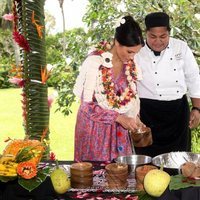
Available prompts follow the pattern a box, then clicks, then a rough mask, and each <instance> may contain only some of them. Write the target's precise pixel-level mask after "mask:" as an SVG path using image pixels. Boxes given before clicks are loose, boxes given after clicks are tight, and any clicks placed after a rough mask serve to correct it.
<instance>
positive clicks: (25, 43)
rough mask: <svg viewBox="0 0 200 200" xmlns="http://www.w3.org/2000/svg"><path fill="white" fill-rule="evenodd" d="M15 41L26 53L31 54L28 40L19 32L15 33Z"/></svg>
mask: <svg viewBox="0 0 200 200" xmlns="http://www.w3.org/2000/svg"><path fill="white" fill-rule="evenodd" d="M13 39H14V40H15V42H16V43H17V44H18V45H19V46H20V47H22V48H23V49H24V50H25V51H27V52H29V51H30V50H31V49H30V46H29V43H28V41H27V40H26V38H25V37H24V36H23V35H22V34H20V33H19V32H18V31H13Z"/></svg>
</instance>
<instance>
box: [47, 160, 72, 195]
mask: <svg viewBox="0 0 200 200" xmlns="http://www.w3.org/2000/svg"><path fill="white" fill-rule="evenodd" d="M50 178H51V182H52V185H53V187H54V190H55V192H56V193H58V194H64V193H65V192H67V190H68V189H69V188H70V179H69V177H68V175H67V173H66V172H65V171H64V170H63V169H61V168H60V167H59V166H58V163H57V164H56V168H55V169H54V170H53V171H52V172H51V174H50Z"/></svg>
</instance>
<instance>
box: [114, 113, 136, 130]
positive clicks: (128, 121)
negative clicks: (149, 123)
mask: <svg viewBox="0 0 200 200" xmlns="http://www.w3.org/2000/svg"><path fill="white" fill-rule="evenodd" d="M116 122H118V123H119V124H121V125H122V126H123V127H124V128H125V129H127V130H129V131H132V132H135V131H136V129H137V128H138V125H137V123H136V120H135V119H134V118H133V117H128V116H126V115H119V116H118V117H117V119H116Z"/></svg>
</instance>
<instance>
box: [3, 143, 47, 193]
mask: <svg viewBox="0 0 200 200" xmlns="http://www.w3.org/2000/svg"><path fill="white" fill-rule="evenodd" d="M44 152H45V145H44V144H43V142H41V141H39V140H30V139H25V140H22V139H14V140H11V141H10V142H9V143H8V145H7V146H6V147H5V149H4V150H3V154H2V155H1V157H0V181H2V182H8V181H11V180H15V179H18V183H19V185H21V186H22V187H23V188H25V189H27V190H28V191H32V190H33V189H35V188H36V187H38V186H39V185H40V184H41V183H42V182H43V181H44V180H45V179H46V177H47V176H48V174H49V168H48V167H46V166H45V165H40V164H39V163H40V160H41V158H42V156H43V153H44Z"/></svg>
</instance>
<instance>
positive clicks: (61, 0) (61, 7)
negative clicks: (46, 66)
mask: <svg viewBox="0 0 200 200" xmlns="http://www.w3.org/2000/svg"><path fill="white" fill-rule="evenodd" d="M58 2H59V5H60V9H61V14H62V21H63V56H65V48H66V40H65V14H64V9H63V3H64V0H58Z"/></svg>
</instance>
